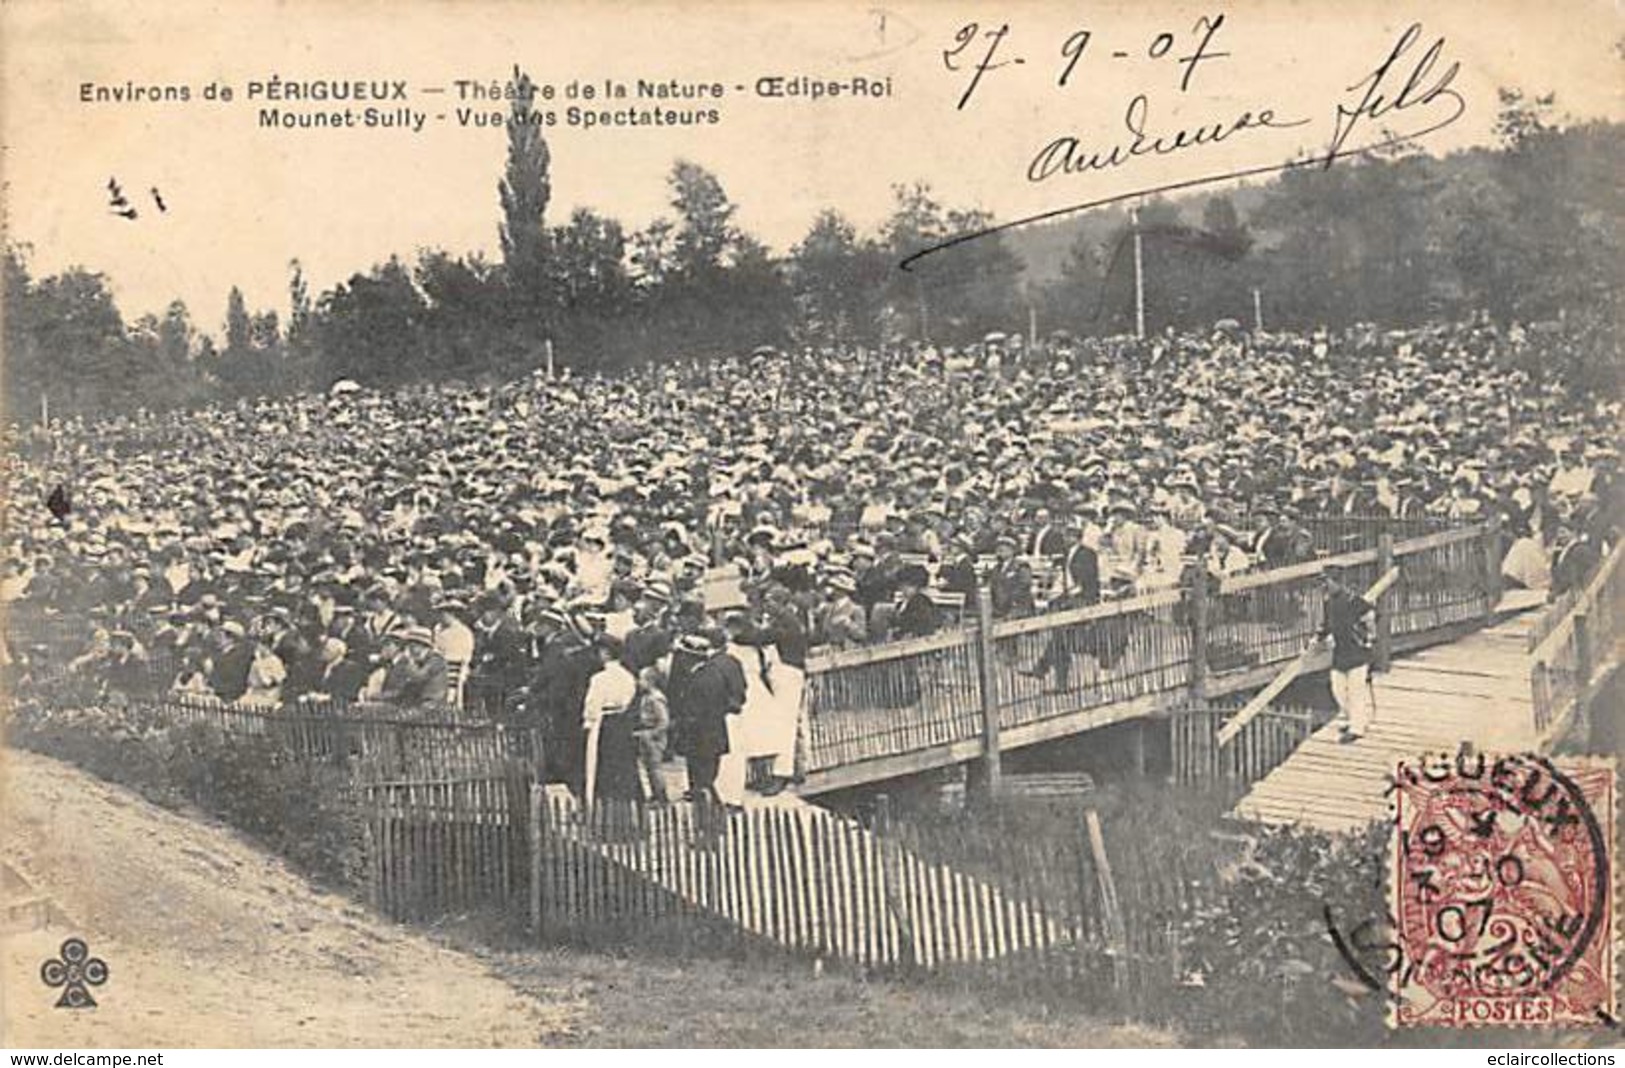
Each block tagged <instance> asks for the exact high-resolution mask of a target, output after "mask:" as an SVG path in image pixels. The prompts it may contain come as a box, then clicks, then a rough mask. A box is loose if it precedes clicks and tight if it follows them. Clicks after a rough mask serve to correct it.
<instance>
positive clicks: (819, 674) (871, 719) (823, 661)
mask: <svg viewBox="0 0 1625 1068" xmlns="http://www.w3.org/2000/svg"><path fill="white" fill-rule="evenodd" d="M977 639H978V635H977V633H976V632H974V631H955V632H952V633H947V634H938V635H933V636H931V637H928V638H915V639H911V640H909V641H903V642H896V643H892V644H890V645H880V646H872V647H868V648H861V649H849V650H844V651H841V652H835V653H827V654H824V655H822V656H820V657H818V658H816V659H815V660H814V662H813V664H812V665H809V666H810V667H811V670H810V671H809V672H808V677H807V690H806V694H807V709H808V718H807V725H808V740H809V743H810V744H809V757H810V759H809V766H810V767H811V768H812V769H813V770H818V769H822V768H829V767H838V766H840V765H843V764H850V763H855V762H858V761H862V760H869V759H872V758H874V757H881V756H889V755H892V754H895V753H904V752H911V751H913V750H916V749H923V748H926V747H928V746H934V745H949V744H952V743H955V742H965V741H972V740H975V739H977V738H980V737H981V734H982V730H983V725H984V720H983V714H982V713H983V707H982V684H981V661H980V658H979V645H978V640H977Z"/></svg>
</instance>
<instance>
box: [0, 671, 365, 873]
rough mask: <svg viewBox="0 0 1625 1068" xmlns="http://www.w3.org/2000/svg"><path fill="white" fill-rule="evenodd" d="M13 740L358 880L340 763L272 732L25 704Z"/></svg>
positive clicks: (354, 826) (133, 712)
mask: <svg viewBox="0 0 1625 1068" xmlns="http://www.w3.org/2000/svg"><path fill="white" fill-rule="evenodd" d="M6 735H7V741H8V742H9V743H10V744H12V745H16V746H18V747H20V748H24V749H29V750H32V751H34V752H37V753H43V754H44V755H46V756H51V757H55V758H56V759H58V760H63V761H66V762H68V763H70V764H75V765H77V766H79V767H81V768H84V769H85V770H86V771H89V772H90V773H92V774H94V775H96V776H98V777H100V778H103V779H106V780H108V781H109V782H116V783H119V784H120V785H122V786H127V787H129V788H131V789H133V790H135V791H136V792H138V793H140V794H141V795H142V796H143V797H146V798H147V799H148V800H150V801H152V802H154V803H155V804H160V805H164V806H167V807H171V808H173V807H176V806H179V805H182V804H192V805H195V806H197V807H198V808H199V809H201V810H203V811H204V812H207V813H209V814H210V815H212V816H215V817H217V818H218V819H220V820H222V821H223V822H225V823H226V824H228V825H230V826H231V827H234V828H236V829H237V830H239V831H241V832H243V833H244V834H246V835H247V836H249V837H250V838H251V839H253V840H254V841H255V842H257V843H258V844H260V845H261V846H263V847H265V848H266V849H268V850H270V851H272V852H274V853H277V854H279V855H281V856H283V857H285V858H286V859H287V860H288V861H289V862H290V863H291V864H292V865H293V866H294V867H295V868H297V869H298V870H300V871H301V872H303V873H304V874H305V875H307V876H309V877H311V878H313V879H316V880H318V881H320V882H322V883H326V884H328V885H331V886H334V887H344V888H356V887H358V886H360V885H361V882H362V871H363V864H364V853H363V843H362V835H363V833H364V832H363V821H362V816H361V813H360V809H359V806H358V804H357V801H356V798H355V795H354V790H353V787H352V785H351V776H350V772H349V769H348V768H347V767H345V766H342V765H331V764H328V765H323V764H313V763H307V762H303V761H296V760H294V759H293V758H292V757H291V756H290V754H289V753H288V752H287V750H286V749H284V748H283V747H281V746H280V745H278V744H276V742H275V741H274V740H273V739H270V738H265V737H255V736H242V735H229V736H228V735H227V734H225V733H224V732H223V731H221V730H219V729H218V728H216V727H212V726H209V725H206V724H198V723H186V724H177V723H173V722H171V721H169V720H167V719H166V718H165V717H163V716H162V715H161V714H160V712H159V711H158V710H156V709H153V708H151V707H148V706H142V705H136V704H128V703H120V702H113V703H107V704H101V705H96V706H90V707H76V708H47V707H46V706H44V705H42V704H39V703H34V702H24V703H22V704H20V705H19V706H18V707H17V709H16V710H15V712H14V713H13V714H12V716H11V718H10V720H9V721H8V723H7V729H6Z"/></svg>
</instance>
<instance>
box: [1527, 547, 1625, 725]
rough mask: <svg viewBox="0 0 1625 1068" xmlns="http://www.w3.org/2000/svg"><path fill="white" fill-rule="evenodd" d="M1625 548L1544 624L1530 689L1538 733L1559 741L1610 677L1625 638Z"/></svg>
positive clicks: (1532, 656) (1612, 555)
mask: <svg viewBox="0 0 1625 1068" xmlns="http://www.w3.org/2000/svg"><path fill="white" fill-rule="evenodd" d="M1621 559H1625V545H1619V546H1615V548H1614V551H1613V552H1611V553H1610V554H1609V555H1608V559H1606V560H1605V561H1603V564H1602V566H1601V567H1600V568H1599V569H1598V571H1597V574H1596V575H1595V576H1594V577H1593V578H1592V580H1591V581H1590V583H1588V584H1587V585H1586V587H1585V590H1584V592H1582V593H1581V594H1580V596H1579V597H1577V598H1572V599H1568V600H1566V601H1565V602H1564V603H1562V604H1559V605H1557V606H1554V611H1555V612H1556V613H1559V615H1558V618H1557V619H1556V621H1555V622H1554V621H1552V619H1551V614H1552V613H1548V615H1547V616H1546V617H1543V619H1542V621H1541V627H1542V629H1543V630H1544V631H1545V636H1544V637H1542V638H1541V639H1540V641H1539V643H1538V644H1537V645H1536V646H1535V647H1534V649H1533V650H1532V651H1531V652H1530V660H1531V666H1530V669H1529V674H1530V677H1529V684H1530V691H1531V697H1532V698H1533V701H1534V716H1535V733H1536V735H1537V736H1538V737H1540V738H1541V739H1542V740H1543V741H1549V740H1551V739H1552V738H1553V737H1555V736H1556V735H1557V734H1558V733H1559V732H1560V731H1561V730H1562V729H1563V727H1564V725H1565V724H1566V723H1567V721H1568V718H1569V716H1570V715H1571V714H1572V713H1574V711H1575V710H1576V709H1578V708H1580V707H1582V706H1583V705H1584V704H1585V703H1586V701H1587V700H1588V699H1589V698H1590V696H1591V691H1592V689H1593V687H1594V686H1596V685H1597V684H1598V683H1600V682H1601V681H1602V680H1603V679H1605V678H1606V677H1607V673H1608V671H1609V670H1610V668H1611V667H1612V666H1613V664H1614V662H1615V661H1616V660H1617V659H1618V646H1619V643H1620V641H1621V640H1622V639H1625V618H1622V614H1625V607H1622V605H1621V601H1622V599H1625V566H1622V565H1621V563H1620V561H1621Z"/></svg>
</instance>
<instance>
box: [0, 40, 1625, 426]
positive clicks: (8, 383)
mask: <svg viewBox="0 0 1625 1068" xmlns="http://www.w3.org/2000/svg"><path fill="white" fill-rule="evenodd" d="M515 73H516V77H517V78H518V79H519V80H521V81H522V82H523V81H528V79H526V78H525V76H524V75H523V74H522V73H520V72H517V71H516V72H515ZM518 96H519V98H518V99H516V100H515V101H514V103H513V105H512V106H513V111H514V119H515V121H514V122H512V123H511V124H510V126H509V131H508V154H507V159H506V162H505V165H504V169H503V174H502V176H501V179H500V182H499V183H498V190H497V192H498V198H497V199H498V206H499V217H498V222H499V237H500V248H501V259H500V261H496V262H493V261H491V260H488V259H486V258H485V257H484V256H482V255H480V254H478V253H474V254H464V255H458V254H454V253H451V252H448V251H446V250H443V249H422V250H419V251H418V252H417V253H416V255H415V257H414V258H412V259H410V260H408V259H403V258H401V257H398V256H397V257H392V258H390V259H389V260H388V261H387V262H384V263H380V264H375V265H374V266H372V267H371V268H370V269H368V270H367V271H365V272H360V273H357V274H354V275H352V276H351V277H350V278H349V279H348V280H346V281H343V282H340V283H338V284H336V285H334V286H332V287H331V288H330V289H327V290H325V291H324V292H321V293H320V294H314V295H313V294H312V293H311V291H310V288H309V285H308V283H307V281H306V278H305V275H304V271H303V269H302V267H301V266H300V264H299V263H298V262H297V261H295V262H293V263H291V264H290V265H289V282H288V309H289V310H288V315H287V319H286V321H284V320H283V319H282V318H281V317H280V316H279V315H278V314H277V312H275V311H255V310H253V309H250V308H249V307H248V306H247V303H246V301H245V300H244V298H243V294H242V293H241V291H240V290H238V289H237V288H235V287H233V288H232V289H231V290H230V292H229V293H228V294H227V297H226V306H225V317H224V324H223V329H222V330H218V331H209V330H202V329H199V327H198V324H197V323H196V322H195V321H194V319H193V316H192V312H191V310H190V309H188V308H187V307H186V306H185V305H184V304H183V303H181V302H180V301H178V300H177V301H175V302H174V303H172V304H171V305H170V306H169V307H168V309H167V310H166V311H165V313H164V314H163V315H162V316H154V315H147V316H143V317H141V318H139V319H137V320H136V321H134V322H126V321H125V320H124V318H123V317H122V316H121V315H120V313H119V310H118V308H117V306H116V304H115V302H114V300H113V297H112V295H111V292H110V290H109V288H108V285H107V281H106V279H105V278H104V277H103V276H101V275H99V274H97V273H95V272H93V271H89V270H86V269H83V268H77V267H76V268H71V269H68V270H65V271H62V272H61V273H59V274H55V275H51V276H48V277H41V278H36V277H34V276H33V275H32V273H31V271H30V267H29V250H28V249H26V248H22V247H17V246H9V247H8V248H7V249H6V251H5V295H4V299H5V310H6V316H5V320H4V345H5V354H6V359H5V369H4V370H5V378H4V384H5V401H6V409H7V414H8V416H10V417H11V418H29V417H31V416H32V415H33V414H34V413H36V412H37V411H38V410H39V407H40V398H41V397H42V396H48V397H49V403H50V405H51V407H52V410H53V412H60V413H64V414H66V413H94V412H104V411H112V410H119V409H123V408H128V407H131V406H137V405H139V406H144V407H150V408H165V407H171V406H186V405H194V404H199V403H204V402H209V401H215V400H228V401H229V400H234V399H238V398H244V397H252V396H259V395H265V394H276V393H285V392H291V391H297V390H306V389H325V388H327V387H328V386H330V385H331V384H332V383H333V382H335V381H338V380H340V379H345V378H350V379H356V380H359V381H361V382H363V383H365V384H367V385H372V386H389V385H395V384H400V383H405V382H411V381H418V380H425V379H447V378H455V379H462V380H476V379H481V378H488V377H510V376H513V375H515V374H520V373H524V372H526V371H529V370H532V369H536V368H540V367H543V366H546V364H547V362H548V360H549V358H551V359H552V361H553V362H554V364H555V365H556V366H557V367H560V368H570V369H573V370H575V371H577V372H582V373H590V372H595V371H604V370H612V369H614V368H617V367H622V366H626V365H628V364H631V363H635V362H639V361H645V360H658V359H662V358H668V357H672V356H685V357H700V358H704V357H707V356H711V355H715V354H720V353H738V352H741V351H749V350H751V349H754V348H757V347H760V346H772V347H775V348H784V347H792V348H793V347H799V346H802V345H819V346H822V345H831V344H833V345H874V344H877V343H885V342H909V341H929V342H932V343H935V344H938V345H945V344H952V345H964V344H968V343H971V342H974V341H976V340H978V339H980V338H981V337H982V336H983V335H984V334H986V333H987V332H989V331H992V330H1002V331H1010V332H1027V331H1029V330H1030V329H1031V327H1032V326H1036V327H1037V329H1038V332H1039V334H1040V335H1041V336H1045V337H1050V336H1053V335H1054V334H1055V333H1057V332H1065V333H1068V334H1072V335H1075V336H1102V335H1112V334H1121V333H1125V332H1129V331H1132V329H1133V327H1134V264H1133V259H1134V257H1133V252H1132V245H1133V240H1132V239H1133V230H1132V227H1131V223H1130V219H1129V216H1128V213H1127V212H1126V211H1124V210H1122V209H1103V210H1099V211H1094V212H1090V213H1087V214H1084V215H1081V216H1079V217H1077V218H1075V219H1070V220H1066V221H1064V222H1063V223H1062V224H1060V227H1061V230H1062V232H1064V233H1065V235H1066V240H1067V242H1068V251H1067V253H1066V255H1065V257H1064V261H1063V262H1062V263H1061V264H1060V267H1059V270H1058V271H1055V272H1052V273H1051V274H1050V275H1049V276H1047V277H1034V276H1032V274H1031V272H1029V271H1028V270H1027V264H1028V262H1029V260H1030V259H1031V258H1032V257H1031V256H1030V254H1029V251H1030V250H1029V245H1032V244H1036V243H1037V242H1038V241H1039V240H1040V238H1042V239H1043V240H1048V241H1050V242H1052V243H1053V241H1054V240H1055V239H1056V237H1057V236H1058V235H1057V234H1056V233H1053V232H1052V233H1049V234H1039V233H1035V232H1028V231H1023V230H1021V229H1015V230H1011V231H1006V232H1003V233H1000V234H997V235H994V236H990V237H984V238H978V239H976V240H972V241H967V242H965V243H963V244H959V245H957V246H956V247H954V248H953V249H951V250H949V251H946V252H943V253H941V254H938V255H933V256H929V257H926V258H925V259H923V260H921V261H919V262H918V263H917V264H916V265H915V266H914V268H913V269H912V270H910V271H901V270H899V269H898V264H899V263H900V262H901V261H902V260H903V259H905V258H906V257H908V256H910V255H912V254H914V253H916V252H919V251H921V250H922V249H925V248H928V247H931V246H935V245H938V244H941V243H942V242H944V241H949V240H952V239H953V238H955V237H958V236H961V235H968V234H974V233H978V232H980V231H982V230H985V229H986V228H987V227H989V226H990V225H993V224H994V223H995V222H996V220H995V219H994V218H993V216H992V215H991V214H989V213H988V212H986V211H983V210H981V209H978V208H975V207H963V206H952V205H947V204H944V203H943V202H942V201H941V200H940V199H939V197H938V196H937V194H936V193H935V192H934V190H933V189H932V188H931V186H930V185H929V184H928V183H925V182H910V183H904V184H899V185H896V186H894V187H893V190H892V194H893V203H892V210H891V213H890V214H889V216H888V217H887V218H886V219H885V221H884V222H883V223H882V224H881V225H880V226H879V227H878V228H877V229H876V230H875V231H874V232H870V233H863V232H860V231H859V229H858V227H857V226H855V225H854V224H853V223H852V222H851V221H850V220H849V219H847V218H846V217H845V216H844V215H842V214H841V213H840V212H839V211H837V210H834V209H826V210H824V211H822V212H820V213H819V214H818V215H817V216H816V217H815V218H814V219H813V220H812V222H811V225H810V226H809V228H808V230H807V232H806V234H805V235H804V236H803V237H802V238H801V240H800V241H799V242H797V243H796V244H795V245H794V246H793V247H792V248H791V249H789V250H788V252H786V253H785V254H783V255H777V254H775V253H774V252H772V251H771V250H770V249H769V248H768V247H767V246H765V245H764V244H763V243H762V242H761V241H760V240H758V239H757V238H755V237H754V236H752V235H751V234H749V233H747V232H746V231H744V230H743V229H742V228H741V227H740V226H739V225H738V223H737V221H736V216H737V213H738V205H737V204H736V203H735V202H734V201H733V199H732V198H731V197H730V196H729V194H728V192H727V190H726V189H725V188H724V186H723V184H722V182H721V180H720V179H719V178H718V176H717V175H716V174H714V173H713V172H711V171H710V170H708V169H707V168H705V167H704V166H702V165H700V164H699V163H696V162H694V161H691V160H678V161H677V162H676V163H675V164H674V165H673V166H672V168H671V170H670V172H669V173H668V175H667V177H666V185H667V191H668V194H669V195H668V203H669V205H670V209H671V210H670V214H668V215H665V216H662V217H660V218H657V219H655V220H654V221H653V222H651V223H650V224H649V225H648V226H646V227H644V228H643V229H641V230H634V231H628V230H627V229H626V228H625V226H624V225H623V224H622V223H621V222H620V221H618V220H616V219H614V218H611V217H608V216H606V215H603V214H600V213H598V212H595V211H592V210H590V209H586V208H579V209H576V210H575V211H573V212H572V213H571V214H570V215H569V216H568V218H566V219H563V220H559V221H553V220H552V218H551V216H550V215H549V207H550V200H551V180H550V176H551V167H552V157H551V153H550V151H549V148H548V145H547V143H546V141H545V139H544V138H543V136H542V133H541V129H542V128H541V126H540V125H539V124H535V123H531V122H528V121H525V119H526V113H527V112H528V110H529V108H530V106H531V105H530V103H529V98H528V95H527V94H523V93H521V94H519V95H518ZM1554 114H1555V102H1554V101H1553V100H1552V99H1551V98H1550V97H1542V98H1526V97H1524V96H1523V95H1521V94H1520V93H1518V92H1516V91H1512V90H1503V91H1502V95H1501V110H1500V121H1499V123H1498V126H1497V133H1498V137H1499V140H1498V143H1497V144H1496V145H1494V146H1492V147H1484V148H1478V149H1473V150H1469V151H1465V152H1459V153H1455V154H1453V155H1450V156H1447V157H1444V158H1437V157H1433V156H1429V155H1427V154H1424V153H1423V152H1421V151H1419V150H1417V149H1416V148H1415V147H1414V146H1399V147H1398V148H1396V149H1395V150H1393V151H1390V152H1388V153H1387V154H1385V155H1383V156H1380V157H1377V156H1367V157H1363V158H1360V159H1358V160H1353V161H1342V162H1339V163H1338V164H1337V165H1336V166H1334V167H1331V168H1329V169H1323V168H1319V167H1305V168H1298V169H1292V170H1288V171H1286V172H1284V173H1282V174H1281V175H1280V176H1279V177H1278V178H1276V179H1274V180H1273V181H1270V182H1268V183H1266V184H1264V185H1262V186H1258V187H1250V188H1245V189H1239V190H1234V191H1227V192H1220V193H1215V194H1211V195H1205V196H1196V197H1189V198H1185V199H1182V200H1179V201H1168V200H1152V201H1150V202H1148V203H1146V204H1144V205H1143V206H1142V207H1141V208H1140V210H1139V212H1138V233H1139V237H1140V240H1141V249H1142V266H1143V276H1144V278H1145V297H1146V310H1147V321H1148V327H1149V328H1150V329H1152V330H1162V329H1165V328H1176V329H1193V328H1194V329H1201V328H1207V327H1211V326H1212V325H1213V323H1214V322H1215V321H1217V320H1220V319H1225V318H1230V319H1236V320H1238V321H1240V322H1242V323H1243V324H1245V325H1248V326H1251V325H1252V320H1253V316H1254V313H1255V310H1256V311H1257V312H1258V313H1260V314H1261V316H1262V318H1263V321H1264V325H1265V326H1266V327H1267V328H1298V329H1306V328H1311V327H1315V326H1321V325H1324V326H1328V327H1333V328H1335V327H1340V326H1345V325H1348V324H1350V323H1354V322H1374V323H1377V324H1379V325H1382V326H1406V325H1414V324H1416V323H1420V322H1425V321H1429V320H1436V319H1440V318H1459V317H1465V316H1466V315H1468V314H1475V313H1487V314H1489V315H1491V316H1493V317H1495V318H1497V319H1500V320H1502V321H1514V320H1516V321H1523V322H1531V321H1541V320H1550V319H1555V318H1559V317H1567V316H1580V315H1583V316H1586V317H1588V318H1589V319H1590V320H1592V321H1595V322H1596V323H1598V324H1600V325H1599V328H1598V329H1599V333H1598V335H1597V339H1598V340H1597V345H1596V349H1597V351H1596V352H1595V353H1590V352H1588V353H1585V354H1580V355H1578V356H1577V357H1576V361H1575V362H1576V363H1577V364H1579V365H1582V366H1581V367H1580V371H1579V372H1578V376H1579V378H1581V379H1584V380H1585V381H1584V382H1582V384H1587V385H1591V386H1593V387H1594V386H1597V385H1598V384H1599V383H1601V384H1603V385H1608V384H1610V383H1613V382H1614V381H1615V379H1614V377H1613V376H1614V374H1615V373H1616V370H1617V367H1618V363H1619V360H1618V353H1617V341H1616V339H1615V333H1614V330H1613V324H1614V323H1615V322H1616V321H1617V303H1616V301H1617V299H1618V298H1617V288H1618V287H1617V286H1616V285H1615V284H1614V281H1615V278H1616V277H1617V270H1618V267H1617V265H1618V264H1619V263H1620V262H1621V252H1622V243H1621V235H1620V229H1619V227H1620V219H1621V213H1620V211H1619V210H1618V209H1619V204H1618V195H1617V193H1616V191H1615V190H1616V183H1615V177H1614V176H1615V175H1617V174H1618V173H1619V172H1620V170H1621V163H1622V162H1625V161H1622V159H1621V157H1622V155H1625V153H1622V148H1625V138H1622V136H1621V135H1622V130H1625V128H1622V127H1621V126H1620V125H1619V124H1612V123H1589V124H1580V125H1574V124H1565V123H1563V122H1561V121H1559V120H1558V119H1556V118H1555V117H1554ZM1255 294H1256V297H1255ZM1599 364H1600V365H1601V366H1600V368H1599V366H1598V365H1599ZM1593 380H1594V381H1593Z"/></svg>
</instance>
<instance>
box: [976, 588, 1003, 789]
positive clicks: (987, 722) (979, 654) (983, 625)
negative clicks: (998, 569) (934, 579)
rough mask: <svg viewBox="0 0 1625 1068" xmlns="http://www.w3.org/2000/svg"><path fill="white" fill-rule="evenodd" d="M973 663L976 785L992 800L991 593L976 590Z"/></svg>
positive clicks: (995, 732) (995, 690)
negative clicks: (977, 699) (977, 713)
mask: <svg viewBox="0 0 1625 1068" xmlns="http://www.w3.org/2000/svg"><path fill="white" fill-rule="evenodd" d="M976 618H977V624H978V630H977V634H976V662H977V666H978V668H979V669H980V670H979V672H978V680H979V682H980V684H981V686H980V689H981V696H982V759H981V775H980V776H979V783H980V786H981V789H982V790H983V791H984V792H985V794H986V796H987V797H988V798H989V799H991V798H993V797H996V796H998V793H999V778H1000V767H999V677H998V672H997V671H996V670H995V667H996V665H997V663H998V661H997V659H996V657H997V655H998V654H997V653H995V652H994V649H993V591H992V590H990V589H988V588H987V587H986V586H982V587H981V588H979V589H978V590H977V591H976Z"/></svg>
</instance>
